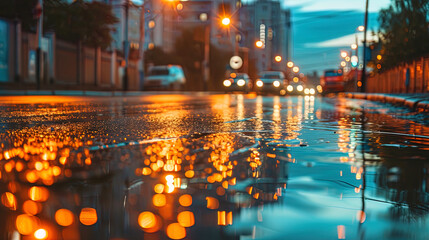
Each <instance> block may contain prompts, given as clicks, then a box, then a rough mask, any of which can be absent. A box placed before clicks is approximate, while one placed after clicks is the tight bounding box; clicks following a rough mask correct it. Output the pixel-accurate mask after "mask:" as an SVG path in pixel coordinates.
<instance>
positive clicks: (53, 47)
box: [0, 19, 141, 90]
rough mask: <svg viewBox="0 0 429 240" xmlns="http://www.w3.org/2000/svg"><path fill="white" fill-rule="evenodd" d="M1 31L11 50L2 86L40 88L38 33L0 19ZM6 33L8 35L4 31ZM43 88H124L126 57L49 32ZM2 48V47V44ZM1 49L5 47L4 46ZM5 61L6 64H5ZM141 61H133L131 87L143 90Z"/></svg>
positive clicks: (3, 59) (1, 74) (6, 57)
mask: <svg viewBox="0 0 429 240" xmlns="http://www.w3.org/2000/svg"><path fill="white" fill-rule="evenodd" d="M0 23H1V24H3V25H0V27H1V29H0V30H1V31H0V32H1V33H2V36H3V38H5V39H6V40H7V41H3V42H5V44H3V45H4V46H3V47H4V48H5V49H10V50H9V51H0V53H4V54H3V55H4V56H3V55H1V56H3V57H1V56H0V57H1V58H0V60H1V61H0V63H1V66H5V67H4V70H2V69H0V70H2V71H0V89H3V88H4V89H7V88H11V89H16V88H19V89H31V88H35V87H36V49H37V36H36V34H34V33H26V32H21V26H20V25H19V24H16V23H12V22H9V21H6V20H2V19H0ZM3 33H4V34H3ZM41 43H42V47H41V49H42V61H41V64H42V65H41V66H42V72H41V82H40V85H41V88H42V89H83V90H85V89H88V90H89V89H91V90H96V89H108V90H122V89H123V84H122V76H123V73H124V58H123V57H121V56H118V55H117V54H116V52H115V51H113V52H107V51H101V50H100V49H99V48H98V49H97V48H95V49H94V48H88V47H85V46H82V45H78V44H72V43H69V42H65V41H62V40H59V39H56V37H55V34H53V33H52V34H45V36H44V37H43V39H42V42H41ZM0 47H1V46H0ZM0 50H2V49H1V48H0ZM3 62H4V63H3ZM138 63H139V62H138V61H129V65H128V79H129V80H128V90H140V89H141V86H140V85H141V81H140V70H139V66H138Z"/></svg>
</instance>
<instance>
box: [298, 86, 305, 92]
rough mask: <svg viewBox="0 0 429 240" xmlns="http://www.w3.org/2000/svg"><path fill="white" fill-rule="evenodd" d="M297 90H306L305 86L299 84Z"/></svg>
mask: <svg viewBox="0 0 429 240" xmlns="http://www.w3.org/2000/svg"><path fill="white" fill-rule="evenodd" d="M296 90H298V92H302V90H304V87H303V86H302V85H298V86H297V87H296Z"/></svg>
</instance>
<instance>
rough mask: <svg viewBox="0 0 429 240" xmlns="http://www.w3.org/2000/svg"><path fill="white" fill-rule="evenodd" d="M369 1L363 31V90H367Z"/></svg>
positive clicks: (361, 89)
mask: <svg viewBox="0 0 429 240" xmlns="http://www.w3.org/2000/svg"><path fill="white" fill-rule="evenodd" d="M368 1H369V0H366V6H365V23H364V28H365V29H364V30H363V31H364V32H363V66H362V77H361V83H362V86H361V88H360V91H361V92H366V32H367V28H368Z"/></svg>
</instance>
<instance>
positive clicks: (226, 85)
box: [223, 79, 231, 87]
mask: <svg viewBox="0 0 429 240" xmlns="http://www.w3.org/2000/svg"><path fill="white" fill-rule="evenodd" d="M223 85H224V86H225V87H230V86H231V81H230V80H228V79H227V80H225V81H223Z"/></svg>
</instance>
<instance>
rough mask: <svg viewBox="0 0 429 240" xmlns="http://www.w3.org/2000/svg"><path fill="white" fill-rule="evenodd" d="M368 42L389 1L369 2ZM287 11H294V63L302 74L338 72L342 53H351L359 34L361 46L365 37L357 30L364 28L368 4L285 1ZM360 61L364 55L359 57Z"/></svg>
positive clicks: (331, 0)
mask: <svg viewBox="0 0 429 240" xmlns="http://www.w3.org/2000/svg"><path fill="white" fill-rule="evenodd" d="M369 2H370V3H369V11H370V14H369V27H368V30H369V32H368V40H371V39H374V38H375V37H373V36H371V31H372V30H375V31H376V30H377V29H378V12H379V10H380V9H382V8H386V7H388V6H389V4H390V0H377V1H374V0H372V1H369ZM283 6H284V7H285V8H290V9H292V21H293V34H294V36H293V42H294V46H293V59H292V60H293V61H294V62H296V64H297V65H298V66H299V67H300V68H301V72H303V73H310V72H312V71H318V72H319V73H320V72H321V71H323V70H324V69H330V68H337V67H338V66H339V64H340V61H341V57H340V51H341V50H347V51H350V45H351V44H352V43H354V42H355V39H356V38H355V34H357V37H358V42H359V45H361V41H362V40H363V33H356V32H357V31H356V28H357V27H358V26H359V25H363V24H364V10H365V0H348V1H344V0H285V1H284V3H283ZM359 55H360V57H361V55H362V52H360V53H359Z"/></svg>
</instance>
